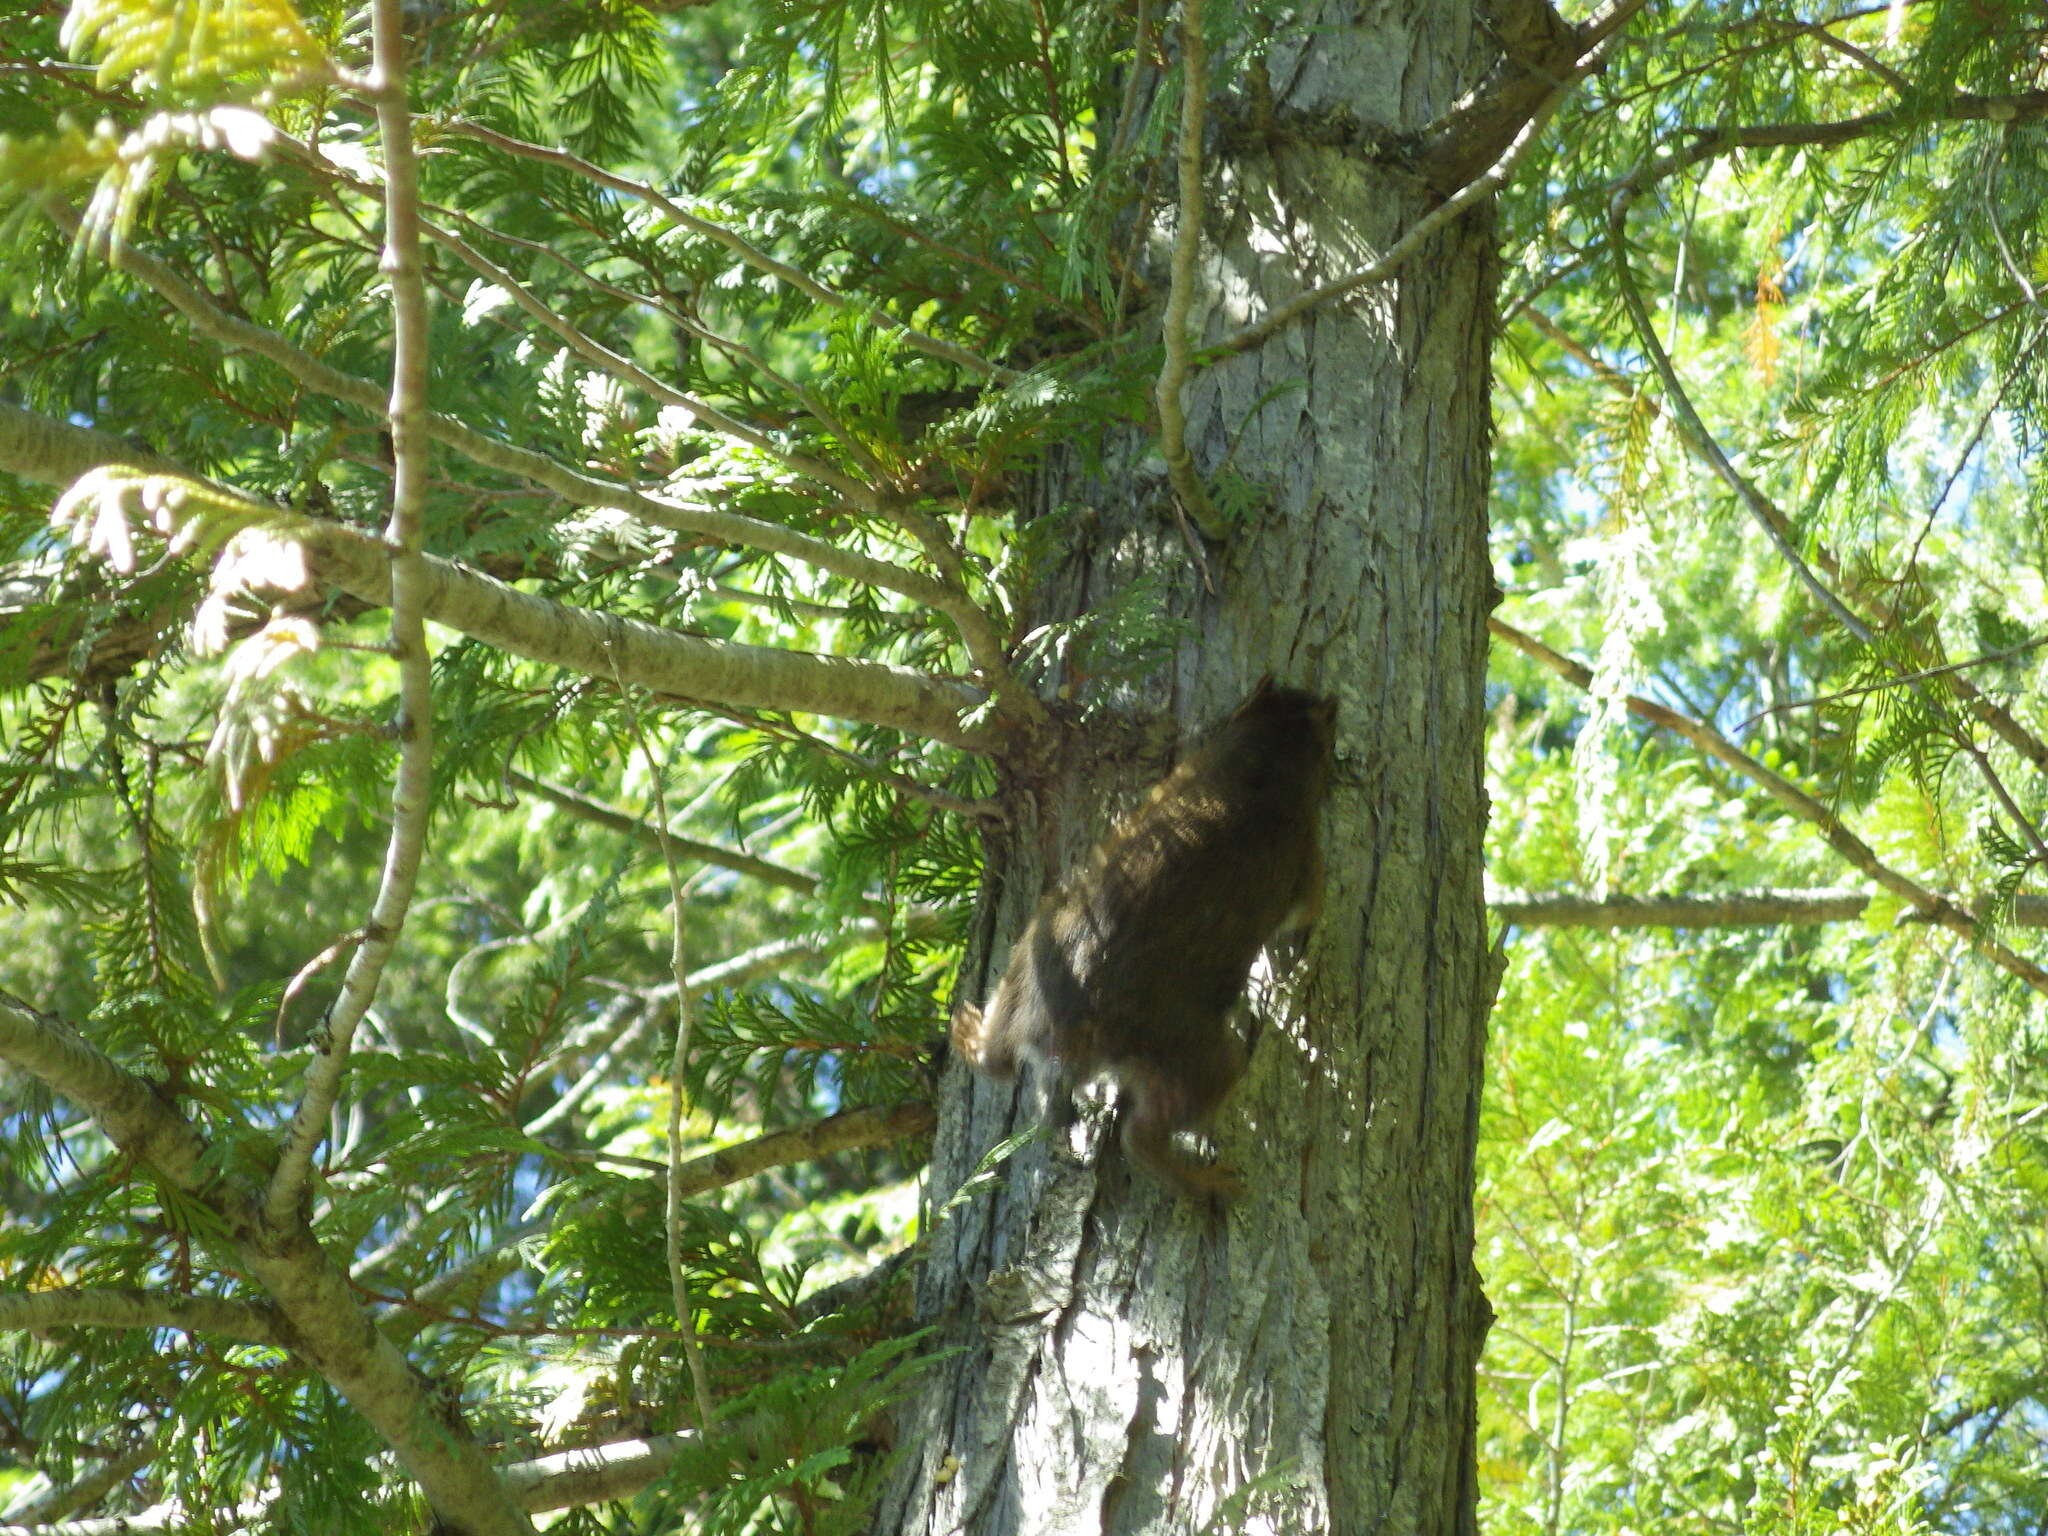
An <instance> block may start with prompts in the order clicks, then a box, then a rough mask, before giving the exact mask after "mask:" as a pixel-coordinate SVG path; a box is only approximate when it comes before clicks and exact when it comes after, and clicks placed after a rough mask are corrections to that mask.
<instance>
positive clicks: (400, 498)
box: [263, 0, 434, 1225]
mask: <svg viewBox="0 0 2048 1536" xmlns="http://www.w3.org/2000/svg"><path fill="white" fill-rule="evenodd" d="M399 7H400V0H372V6H371V32H372V38H373V47H372V56H373V59H374V65H373V69H374V73H375V85H374V89H373V92H372V95H373V97H374V100H375V103H376V111H377V137H378V140H379V142H380V143H381V145H382V147H383V150H384V253H383V256H382V258H381V260H380V261H379V263H378V265H379V267H380V268H381V269H382V271H383V273H384V275H385V278H386V280H387V281H388V282H389V283H390V285H391V336H392V339H391V398H390V402H389V404H388V406H387V407H386V410H385V419H386V421H387V422H388V423H389V431H390V436H391V456H392V478H391V517H390V520H389V521H388V522H387V523H386V524H385V526H384V543H385V546H386V549H387V550H388V552H389V560H388V562H387V564H386V567H385V569H386V572H387V579H388V580H389V582H390V588H391V595H390V604H391V654H392V656H393V657H394V658H395V659H396V661H397V663H398V716H397V719H396V720H395V721H394V722H393V728H394V730H395V733H396V735H397V737H398V771H397V773H396V774H394V775H393V777H392V784H391V835H390V838H389V840H388V841H387V842H386V844H385V848H384V868H383V871H382V873H381V874H380V875H379V877H378V882H377V894H376V896H375V897H374V898H373V899H372V900H371V903H370V917H369V921H368V922H366V923H364V924H363V927H362V936H361V939H360V941H359V942H358V943H357V944H356V945H355V948H354V950H353V952H352V953H351V954H350V955H349V959H348V969H347V970H346V971H344V972H343V973H342V978H341V991H340V993H339V995H338V996H336V998H335V1000H334V1004H333V1006H332V1007H331V1008H329V1009H328V1011H327V1017H326V1020H325V1021H324V1022H323V1023H322V1025H321V1026H320V1028H319V1029H317V1030H316V1031H314V1036H313V1047H314V1051H313V1059H312V1063H311V1065H310V1067H309V1068H308V1070H307V1073H306V1086H305V1092H304V1095H303V1097H301V1099H300V1100H299V1104H298V1107H297V1109H295V1110H294V1111H293V1112H292V1118H291V1124H290V1125H289V1126H288V1127H287V1128H286V1130H285V1135H284V1144H283V1146H282V1147H281V1148H280V1150H279V1152H278V1158H277V1167H276V1168H275V1169H274V1170H273V1171H272V1173H271V1176H270V1187H269V1189H268V1190H267V1191H266V1192H265V1194H264V1197H263V1216H264V1220H265V1221H266V1222H268V1223H270V1224H271V1225H282V1224H283V1223H284V1222H286V1221H287V1220H289V1219H290V1217H291V1215H292V1213H293V1212H295V1211H296V1210H297V1209H298V1208H299V1204H300V1202H301V1201H302V1200H303V1199H304V1197H305V1192H306V1180H307V1178H308V1177H309V1176H310V1174H311V1172H312V1168H313V1156H314V1153H315V1151H316V1150H317V1149H318V1147H319V1145H320V1142H321V1141H322V1139H323V1138H325V1136H326V1134H327V1128H328V1121H329V1117H330V1116H331V1115H332V1114H333V1111H334V1105H335V1103H336V1101H337V1100H338V1099H339V1098H340V1097H341V1085H342V1080H343V1078H344V1077H345V1076H346V1074H347V1071H348V1053H349V1047H350V1046H351V1045H352V1044H354V1042H355V1033H356V1026H357V1025H358V1024H360V1023H361V1022H362V1018H363V1015H364V1014H365V1013H367V1012H369V1010H370V1004H371V1003H373V1002H374V1001H376V997H377V987H378V984H379V983H380V982H381V981H382V980H383V978H384V967H385V965H386V964H387V963H388V962H389V961H390V959H391V956H392V954H393V953H394V952H395V951H396V950H397V948H398V939H399V935H400V934H401V933H403V932H404V931H405V919H406V915H407V914H408V913H409V912H410V911H411V910H412V895H413V890H414V887H415V886H416V885H417V884H418V881H419V872H420V860H421V859H422V858H424V857H425V855H426V849H427V810H428V799H429V796H430V795H431V793H432V791H433V777H434V694H433V658H432V657H430V656H429V655H428V654H427V626H426V618H425V607H426V600H425V593H426V585H427V583H426V568H425V553H424V551H423V550H422V548H421V541H422V537H423V535H422V524H423V519H424V516H425V510H426V493H427V484H426V482H427V469H428V465H427V455H428V451H429V450H428V446H427V437H426V432H425V430H424V429H425V426H426V415H427V367H428V355H429V354H428V348H429V339H428V318H427V288H426V283H425V281H424V279H423V278H422V277H421V273H420V204H419V171H418V167H417V165H416V164H415V162H414V158H413V143H412V112H411V110H410V109H409V107H408V106H407V104H406V97H405V29H404V21H403V18H402V16H401V13H400V9H399Z"/></svg>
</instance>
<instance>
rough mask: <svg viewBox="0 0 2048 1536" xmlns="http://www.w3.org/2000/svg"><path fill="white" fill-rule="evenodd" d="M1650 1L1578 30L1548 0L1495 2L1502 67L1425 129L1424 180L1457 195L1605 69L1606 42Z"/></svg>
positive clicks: (1620, 5)
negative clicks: (1565, 98)
mask: <svg viewBox="0 0 2048 1536" xmlns="http://www.w3.org/2000/svg"><path fill="white" fill-rule="evenodd" d="M1645 3H1646V0H1615V3H1612V4H1610V5H1609V6H1608V7H1607V8H1606V9H1605V10H1603V11H1602V12H1600V14H1599V15H1597V16H1594V17H1592V18H1591V19H1590V20H1588V21H1587V22H1586V23H1585V24H1584V25H1582V26H1576V27H1575V26H1573V25H1572V24H1571V23H1570V22H1568V21H1566V20H1565V19H1564V18H1563V17H1562V16H1560V15H1558V13H1557V12H1556V11H1555V10H1554V9H1552V7H1551V6H1550V5H1549V4H1548V3H1547V0H1494V3H1493V4H1492V5H1491V7H1489V15H1488V20H1489V21H1490V23H1491V30H1492V32H1493V35H1494V37H1495V38H1496V39H1498V41H1499V43H1500V46H1501V58H1500V63H1499V65H1498V66H1497V67H1496V68H1495V69H1494V72H1493V73H1492V74H1491V75H1490V76H1489V77H1488V78H1487V80H1486V81H1485V83H1484V84H1482V85H1481V86H1480V87H1479V88H1478V89H1477V90H1475V91H1473V92H1472V93H1471V94H1470V95H1468V96H1467V97H1466V98H1465V99H1464V100H1463V101H1460V102H1459V103H1458V104H1457V106H1456V107H1454V108H1452V110H1451V111H1450V112H1449V113H1447V114H1446V115H1445V116H1444V117H1443V118H1442V119H1441V120H1440V121H1439V122H1437V123H1435V124H1432V125H1431V126H1430V127H1429V128H1427V129H1425V130H1424V133H1423V145H1422V149H1421V151H1420V153H1419V154H1417V156H1416V157H1415V165H1416V169H1417V170H1418V171H1420V172H1421V174H1422V177H1423V179H1424V180H1426V181H1427V182H1428V183H1429V184H1430V185H1431V186H1432V187H1435V188H1437V189H1438V190H1439V191H1440V192H1443V193H1450V192H1452V191H1454V190H1455V189H1456V188H1458V187H1460V186H1463V185H1464V184H1465V183H1467V182H1469V181H1471V180H1472V178H1473V177H1474V176H1475V175H1477V174H1478V173H1479V172H1480V171H1482V170H1483V169H1484V168H1485V167H1486V166H1488V165H1489V164H1493V163H1495V162H1497V161H1498V160H1499V159H1500V158H1501V156H1502V155H1503V154H1504V153H1505V152H1507V151H1508V149H1509V147H1510V146H1511V145H1512V144H1514V143H1515V142H1516V141H1517V140H1519V139H1525V138H1527V137H1528V136H1529V135H1528V132H1527V130H1528V126H1529V124H1530V123H1532V122H1535V121H1536V120H1537V119H1539V118H1548V117H1549V116H1550V115H1551V114H1552V113H1553V112H1555V111H1556V110H1557V106H1558V102H1559V101H1560V100H1561V99H1562V97H1561V95H1560V93H1562V92H1568V91H1569V90H1570V89H1571V88H1572V87H1573V86H1574V85H1576V84H1577V83H1578V81H1579V80H1581V79H1583V78H1585V76H1586V75H1588V74H1591V73H1592V72H1593V70H1595V69H1597V68H1598V67H1599V60H1604V59H1605V57H1606V49H1605V48H1604V47H1603V45H1604V44H1606V43H1607V41H1608V39H1610V38H1612V37H1613V36H1615V34H1617V33H1618V32H1620V30H1621V29H1622V27H1623V26H1625V25H1626V24H1627V22H1628V20H1629V18H1630V17H1632V16H1634V15H1635V13H1636V12H1637V11H1639V10H1641V9H1642V8H1643V5H1644V4H1645ZM1596 50H1598V54H1597V58H1595V57H1593V56H1594V55H1595V51H1596ZM1582 60H1583V61H1587V62H1585V63H1582V62H1581V61H1582Z"/></svg>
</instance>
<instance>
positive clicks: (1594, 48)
mask: <svg viewBox="0 0 2048 1536" xmlns="http://www.w3.org/2000/svg"><path fill="white" fill-rule="evenodd" d="M1645 3H1647V0H1618V3H1617V4H1616V5H1615V6H1614V7H1613V10H1612V12H1611V13H1610V14H1612V15H1614V16H1615V17H1616V18H1617V19H1616V20H1615V22H1614V26H1615V27H1619V25H1620V23H1621V21H1623V20H1626V19H1627V17H1628V16H1630V15H1632V14H1633V13H1634V12H1635V11H1637V10H1639V9H1640V8H1641V7H1642V6H1643V5H1644V4H1645ZM1614 35H1615V34H1614V32H1613V30H1612V29H1610V30H1608V31H1606V32H1603V33H1602V34H1601V35H1600V38H1599V41H1597V42H1595V43H1593V44H1591V45H1590V46H1589V48H1588V51H1587V52H1586V53H1585V55H1584V56H1583V57H1582V58H1579V59H1578V60H1577V61H1576V62H1575V63H1574V64H1573V65H1572V67H1571V68H1570V69H1569V70H1567V71H1566V72H1565V74H1564V75H1563V77H1562V78H1561V79H1559V80H1558V81H1556V82H1555V83H1554V84H1553V85H1552V86H1551V87H1550V88H1549V90H1548V91H1547V92H1546V93H1545V94H1544V96H1543V98H1542V100H1541V101H1540V102H1538V103H1537V104H1536V106H1535V108H1534V109H1533V110H1532V111H1531V112H1530V113H1529V115H1528V119H1527V121H1525V122H1522V123H1521V124H1520V126H1519V128H1518V129H1517V131H1516V132H1515V133H1514V134H1513V135H1512V136H1511V137H1510V138H1509V140H1508V143H1507V145H1506V147H1505V148H1504V149H1503V150H1502V151H1501V153H1500V157H1499V158H1498V159H1496V160H1495V161H1494V162H1493V163H1492V165H1490V166H1488V167H1487V169H1486V171H1485V172H1484V174H1482V175H1480V176H1478V177H1477V178H1475V179H1474V180H1472V181H1470V182H1467V183H1466V184H1465V185H1463V186H1460V187H1458V188H1457V189H1456V190H1455V191H1454V192H1452V193H1451V194H1450V195H1449V196H1448V197H1446V198H1445V199H1444V201H1443V202H1441V203H1439V204H1438V205H1437V206H1436V207H1434V208H1432V209H1430V211H1429V212H1428V213H1426V214H1424V215H1423V216H1422V217H1421V218H1419V219H1417V220H1416V221H1415V223H1414V224H1413V225H1411V226H1410V227H1409V228H1408V230H1407V231H1406V233H1404V234H1403V235H1402V236H1401V237H1400V239H1398V240H1396V241H1395V242H1394V243H1393V244H1392V245H1391V246H1389V247H1388V248H1387V252H1386V254H1385V255H1383V256H1381V257H1380V258H1379V260H1377V261H1375V262H1372V263H1370V264H1369V265H1367V266H1364V267H1361V268H1359V269H1358V270H1357V271H1355V272H1348V273H1346V274H1345V275H1344V276H1342V277H1338V278H1332V279H1331V280H1330V281H1329V282H1327V283H1323V284H1321V285H1320V286H1318V287H1315V288H1311V289H1310V290H1309V291H1308V292H1306V293H1302V294H1297V295H1296V296H1295V297H1294V298H1292V299H1289V300H1288V301H1287V302H1286V303H1285V304H1282V305H1280V306H1279V307H1278V308H1277V309H1275V310H1273V312H1272V313H1271V314H1269V315H1267V316H1266V317H1265V318H1264V319H1262V320H1257V321H1254V322H1253V323H1252V324H1250V325H1247V326H1244V327H1243V328H1241V329H1239V330H1237V331H1235V332H1233V333H1232V334H1230V335H1229V336H1226V337H1224V338H1223V340H1222V341H1220V342H1218V343H1217V344H1216V345H1215V346H1214V347H1212V348H1209V349H1207V352H1208V355H1209V356H1210V357H1211V358H1212V359H1213V358H1215V357H1218V356H1225V355H1229V354H1232V353H1237V352H1243V351H1247V350H1249V349H1250V348H1252V347H1255V346H1257V345H1259V344H1260V343H1261V342H1263V341H1265V340H1266V339H1267V338H1268V337H1270V336H1273V335H1275V334H1277V333H1278V332H1280V331H1281V330H1284V329H1285V328H1286V327H1288V326H1290V325H1292V324H1294V322H1295V321H1297V320H1299V319H1301V318H1302V317H1303V316H1304V315H1306V314H1308V313H1309V312H1310V311H1311V310H1314V309H1316V308H1318V307H1320V306H1321V305H1324V304H1327V303H1330V302H1331V301H1332V300H1335V299H1341V298H1343V297H1345V296H1346V295H1347V294H1352V293H1356V292H1358V291H1359V290H1360V289H1362V288H1367V287H1370V286H1372V285H1373V284H1374V283H1381V282H1385V281H1386V280H1387V279H1388V278H1389V277H1392V276H1393V275H1394V273H1395V272H1396V271H1397V270H1398V269H1399V268H1400V267H1401V266H1402V265H1403V264H1404V263H1406V262H1407V261H1408V260H1410V259H1411V258H1412V257H1413V256H1415V255H1416V253H1417V252H1419V251H1420V250H1421V249H1422V247H1423V246H1424V245H1425V244H1426V243H1427V242H1428V241H1429V240H1430V238H1431V237H1433V236H1434V235H1435V234H1436V233H1437V231H1438V230H1440V229H1442V228H1444V227H1445V226H1446V225H1448V224H1449V223H1450V222H1451V221H1452V220H1454V219H1456V218H1458V217H1460V216H1461V215H1463V214H1464V212H1465V211H1466V210H1467V209H1468V208H1470V207H1471V206H1472V205H1473V204H1474V203H1477V202H1479V201H1480V200H1481V199H1483V198H1487V197H1491V196H1492V195H1493V194H1494V193H1496V192H1498V191H1499V190H1500V189H1501V188H1502V187H1504V186H1506V185H1507V184H1508V181H1509V180H1510V179H1511V178H1512V177H1513V176H1514V174H1515V170H1516V167H1518V166H1519V165H1520V164H1521V163H1522V161H1523V160H1524V159H1525V158H1527V156H1528V154H1529V152H1530V151H1531V150H1532V149H1534V148H1535V147H1536V144H1537V142H1538V141H1539V140H1540V139H1541V137H1542V135H1543V129H1544V127H1545V126H1546V125H1547V124H1548V123H1549V121H1550V119H1551V116H1552V115H1553V114H1554V113H1555V112H1556V111H1557V109H1558V108H1559V107H1561V106H1562V105H1564V101H1565V98H1566V97H1567V96H1569V95H1570V94H1571V93H1572V91H1573V90H1574V89H1575V88H1576V87H1577V86H1578V83H1579V81H1581V80H1582V79H1584V78H1585V77H1586V76H1587V75H1588V74H1590V73H1592V71H1593V70H1595V69H1597V68H1599V66H1600V62H1601V60H1602V59H1604V58H1605V57H1606V48H1607V46H1608V44H1609V42H1611V40H1612V38H1613V37H1614Z"/></svg>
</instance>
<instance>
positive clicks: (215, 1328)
mask: <svg viewBox="0 0 2048 1536" xmlns="http://www.w3.org/2000/svg"><path fill="white" fill-rule="evenodd" d="M46 1328H143V1329H150V1330H155V1329H158V1328H176V1329H179V1330H181V1331H182V1332H185V1333H212V1334H219V1335H220V1336H221V1337H223V1338H229V1339H236V1340H239V1341H240V1342H242V1343H244V1344H267V1345H269V1346H270V1347H272V1348H273V1349H289V1348H290V1347H291V1330H290V1329H289V1328H288V1327H286V1326H285V1323H284V1319H283V1318H281V1317H279V1316H278V1315H277V1311H276V1309H275V1308H274V1307H270V1306H265V1305H261V1304H258V1303H254V1302H247V1301H228V1300H226V1299H224V1298H222V1297H218V1296H179V1295H175V1294H172V1293H170V1292H167V1291H145V1290H137V1289H132V1288H128V1287H119V1286H89V1287H78V1288H62V1289H58V1290H51V1291H30V1292H27V1293H18V1292H17V1293H0V1329H8V1330H16V1329H18V1330H22V1331H27V1332H40V1331H42V1330H43V1329H46Z"/></svg>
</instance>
